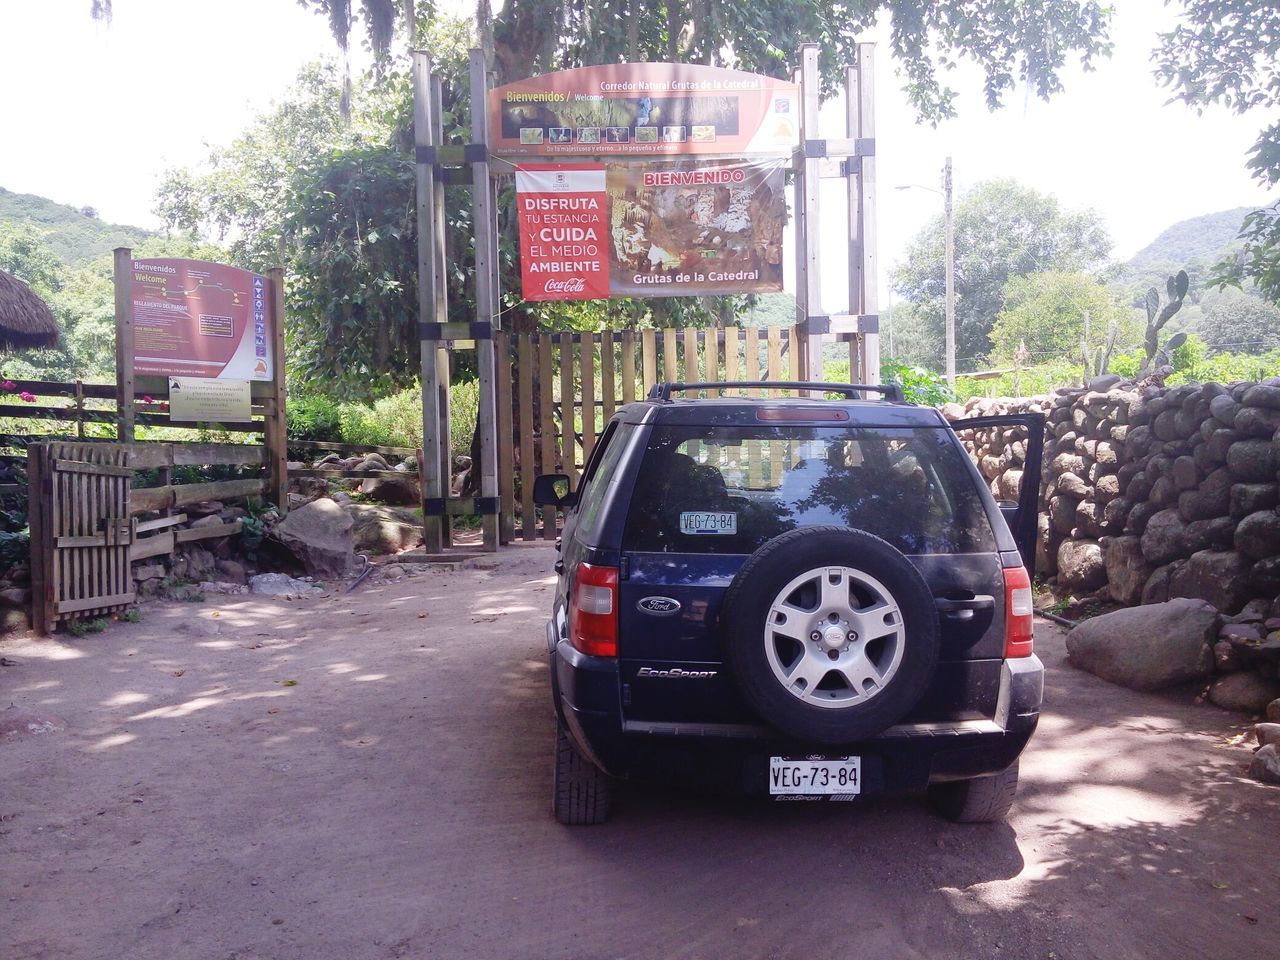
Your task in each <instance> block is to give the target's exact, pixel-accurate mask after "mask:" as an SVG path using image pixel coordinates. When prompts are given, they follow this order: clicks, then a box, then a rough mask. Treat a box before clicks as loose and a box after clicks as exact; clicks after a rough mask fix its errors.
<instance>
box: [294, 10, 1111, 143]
mask: <svg viewBox="0 0 1280 960" xmlns="http://www.w3.org/2000/svg"><path fill="white" fill-rule="evenodd" d="M299 2H300V3H301V4H302V5H303V6H305V7H310V8H313V9H315V10H316V11H317V12H319V13H321V14H323V15H324V16H326V17H327V18H328V19H329V24H330V29H331V32H332V33H333V35H334V39H335V40H336V41H337V43H338V45H339V47H340V48H341V49H343V50H345V49H346V48H347V46H348V44H349V36H350V32H351V29H352V24H353V22H354V21H355V20H356V19H358V20H359V21H360V22H361V23H362V24H363V25H364V27H365V30H366V33H367V37H368V42H369V45H370V47H371V48H372V49H373V50H374V51H375V53H378V54H381V55H384V56H386V55H388V54H389V53H390V51H391V47H392V41H393V39H394V37H395V36H396V24H397V23H400V24H402V25H405V26H407V25H408V24H411V23H412V22H413V19H414V9H415V8H414V4H413V2H412V0H408V2H399V3H397V0H362V2H361V3H360V5H359V7H358V8H356V7H354V6H353V4H352V2H351V0H299ZM490 9H491V5H490V4H489V3H488V2H487V0H482V2H481V3H480V4H479V6H478V8H477V25H478V33H479V37H480V41H481V44H482V46H483V47H484V48H485V49H486V51H488V52H491V54H492V59H493V65H494V67H495V69H496V71H497V74H498V77H499V80H500V82H507V81H510V80H516V79H519V78H521V77H526V76H530V75H533V74H536V73H544V72H548V71H552V70H561V69H565V68H567V67H576V66H582V65H584V64H593V63H619V62H636V61H646V60H649V61H652V60H668V61H675V62H685V63H704V64H711V65H715V66H725V67H737V68H739V69H743V70H749V71H752V72H756V73H764V74H769V75H771V76H776V77H790V76H791V75H792V74H793V72H794V71H795V69H796V68H797V67H798V65H799V64H798V60H797V58H798V52H799V49H800V46H801V44H803V43H806V42H814V43H818V44H820V45H821V47H822V49H823V51H824V52H825V53H826V54H827V55H825V56H824V57H823V59H822V62H821V69H822V76H823V84H824V87H825V88H826V89H827V90H828V91H833V90H834V89H836V87H837V86H839V84H840V82H841V81H842V79H843V71H844V69H845V68H846V67H848V66H849V65H851V64H852V63H853V62H854V57H855V51H856V45H857V42H858V40H859V39H860V38H861V37H862V36H864V35H865V34H866V33H867V32H868V31H869V30H870V29H872V28H873V27H874V26H875V25H876V24H877V22H878V21H879V20H880V19H881V18H885V19H887V20H888V22H889V24H890V28H891V31H890V48H889V49H890V53H891V55H892V56H893V57H894V59H895V60H897V61H898V63H899V64H900V65H901V68H902V74H903V78H904V80H905V88H906V91H907V94H908V96H909V97H910V99H911V102H912V104H913V105H914V106H915V108H916V110H917V111H918V113H919V114H920V116H921V117H922V118H924V119H927V120H930V121H934V122H936V121H937V120H940V119H942V118H944V117H948V116H952V115H954V113H955V98H956V91H955V90H953V89H952V88H951V87H950V86H948V85H947V84H946V83H945V78H946V76H947V74H949V73H951V72H952V71H953V70H954V69H955V68H956V67H957V66H958V65H959V64H961V63H965V62H968V63H970V64H973V65H975V66H977V67H978V68H979V70H980V71H981V73H982V77H983V96H984V99H985V100H986V103H987V106H988V107H989V108H991V109H993V110H994V109H995V108H997V107H998V106H1000V104H1001V101H1002V100H1003V98H1004V96H1005V95H1006V94H1007V93H1009V92H1010V91H1011V90H1012V89H1013V88H1014V86H1015V85H1017V84H1022V85H1023V86H1025V87H1026V88H1027V89H1029V90H1032V91H1034V92H1035V93H1036V94H1037V95H1038V96H1040V97H1043V98H1045V99H1047V98H1048V97H1050V96H1051V95H1052V94H1054V93H1056V92H1058V91H1059V90H1060V89H1061V87H1062V83H1061V80H1060V74H1061V71H1062V69H1063V68H1064V67H1065V66H1066V65H1067V64H1068V63H1069V62H1071V61H1073V60H1075V61H1078V62H1080V63H1082V64H1083V65H1084V66H1085V67H1086V68H1088V67H1090V66H1091V65H1092V64H1093V62H1094V61H1095V60H1096V59H1097V58H1099V57H1102V56H1106V55H1108V54H1109V53H1110V50H1111V45H1110V41H1109V39H1108V32H1107V31H1108V26H1109V22H1110V17H1111V9H1110V7H1109V6H1106V5H1103V4H1101V3H1097V2H1092V0H1032V2H1023V3H1011V2H1010V0H945V2H938V0H933V2H921V0H854V2H852V3H848V2H837V0H810V2H807V3H751V2H743V0H737V2H724V0H663V2H661V3H659V4H656V5H655V4H653V3H650V2H646V0H602V2H599V0H570V2H564V0H506V2H505V3H504V4H503V5H502V9H501V10H500V11H499V12H498V13H497V14H496V15H491V14H490ZM421 12H422V6H421V5H419V7H418V14H419V15H421ZM405 35H406V36H409V35H410V32H408V31H405Z"/></svg>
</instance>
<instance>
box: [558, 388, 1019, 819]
mask: <svg viewBox="0 0 1280 960" xmlns="http://www.w3.org/2000/svg"><path fill="white" fill-rule="evenodd" d="M759 387H768V388H772V389H776V388H778V387H792V388H794V389H795V391H796V393H797V394H798V395H797V396H795V397H793V398H787V399H765V398H753V397H744V396H737V395H734V396H724V395H720V396H712V397H708V398H705V399H698V398H696V395H697V394H698V393H710V394H722V393H723V391H725V390H726V389H729V390H736V389H739V388H759ZM873 392H874V393H878V394H881V395H883V397H884V399H874V400H872V399H863V397H864V396H865V395H866V394H868V393H873ZM681 393H693V394H694V395H695V398H694V399H673V396H675V395H677V394H681ZM806 394H807V395H806ZM831 395H836V396H839V397H840V398H841V399H835V400H833V399H827V397H829V396H831ZM1012 425H1018V426H1020V427H1025V428H1026V430H1027V434H1028V436H1027V446H1028V449H1027V456H1026V461H1027V467H1026V470H1025V472H1024V480H1023V489H1022V491H1021V495H1020V497H1019V500H1018V502H1017V503H1001V504H997V503H996V502H995V501H994V500H993V499H992V496H991V492H990V490H989V489H988V487H987V485H986V484H985V483H984V481H983V480H982V478H981V476H980V475H979V474H978V472H977V470H976V469H975V467H974V465H973V463H972V461H971V460H970V458H969V456H968V455H967V454H966V452H965V448H964V446H963V445H962V444H961V443H960V441H959V438H958V437H957V435H956V430H963V429H1007V428H1008V427H1010V426H1012ZM1042 443H1043V420H1042V419H1041V418H1039V417H1037V416H1018V417H992V418H983V419H975V420H968V421H961V422H960V423H958V424H956V425H951V424H948V423H947V421H946V420H944V419H943V418H942V416H941V415H940V414H939V413H938V412H937V411H936V410H933V409H930V408H925V407H917V406H913V405H911V404H908V403H904V402H902V396H901V392H900V391H899V389H898V388H897V387H896V386H887V387H886V386H860V385H851V384H838V385H833V384H778V383H735V384H678V383H677V384H663V385H660V386H659V387H656V388H655V389H654V391H653V393H652V394H651V396H650V398H649V399H648V400H646V401H643V402H639V403H632V404H628V405H626V406H624V407H622V408H621V409H620V410H619V411H618V412H617V413H616V415H614V417H613V418H612V419H611V420H610V421H609V423H608V424H607V425H605V428H604V430H603V432H602V433H601V436H600V439H599V442H598V443H597V444H596V446H595V448H594V450H593V451H592V454H591V457H590V460H589V462H588V463H587V464H586V466H585V468H584V470H583V473H582V478H581V481H580V483H579V484H578V487H577V489H576V490H573V491H572V492H571V491H570V484H569V478H568V477H565V476H560V475H556V476H543V477H539V478H538V481H537V484H536V486H535V495H534V498H535V500H537V502H539V503H540V504H543V505H544V506H556V507H561V508H565V509H568V510H569V513H568V517H567V520H566V522H565V527H564V533H563V537H562V538H561V541H560V543H559V547H558V548H559V550H560V559H559V560H558V561H557V563H556V571H557V572H558V573H559V582H558V585H557V589H556V597H555V604H554V609H553V611H552V617H551V621H550V623H549V624H548V626H547V649H548V653H549V654H550V658H551V689H552V696H553V699H554V701H555V712H556V730H557V738H556V758H555V779H554V800H553V811H554V813H555V816H556V817H557V819H559V820H560V821H561V822H562V823H567V824H585V823H599V822H601V821H603V820H604V819H605V818H606V817H607V815H608V811H609V803H610V794H611V787H612V781H613V779H614V778H630V777H644V778H664V779H668V778H676V779H677V780H678V781H680V782H694V781H700V782H703V783H707V784H710V785H712V786H715V787H727V788H730V789H733V790H742V791H746V792H748V793H759V794H763V795H767V796H771V797H772V798H774V799H777V800H788V801H801V800H850V799H854V798H856V797H858V796H862V795H866V794H870V793H875V792H880V791H886V790H894V791H898V790H911V789H924V788H927V789H928V792H929V795H930V797H931V799H932V800H933V801H934V803H935V805H936V806H937V808H938V809H939V811H940V812H941V813H942V814H943V815H945V816H948V817H950V818H952V819H955V820H963V821H988V820H997V819H1001V818H1003V817H1004V815H1005V814H1006V812H1007V811H1008V809H1009V806H1010V804H1011V803H1012V800H1013V795H1014V792H1015V791H1016V789H1017V782H1018V772H1017V771H1018V767H1017V761H1018V756H1019V754H1020V753H1021V752H1022V749H1023V747H1025V746H1026V743H1027V741H1028V739H1029V738H1030V736H1031V733H1032V731H1033V730H1034V729H1035V726H1036V721H1037V718H1038V716H1039V711H1040V702H1041V695H1042V690H1043V667H1042V665H1041V663H1040V661H1039V660H1038V659H1037V658H1036V657H1035V656H1034V655H1033V653H1032V600H1031V583H1030V580H1029V578H1028V576H1027V568H1028V567H1029V566H1030V565H1031V562H1032V560H1033V557H1034V547H1035V524H1036V509H1037V508H1036V501H1037V497H1038V493H1039V490H1038V478H1039V473H1040V470H1039V461H1040V455H1041V449H1042ZM1015 534H1016V535H1015Z"/></svg>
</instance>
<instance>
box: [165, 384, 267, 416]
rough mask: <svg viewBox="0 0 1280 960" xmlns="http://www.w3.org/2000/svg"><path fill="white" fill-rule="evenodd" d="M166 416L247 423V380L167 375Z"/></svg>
mask: <svg viewBox="0 0 1280 960" xmlns="http://www.w3.org/2000/svg"><path fill="white" fill-rule="evenodd" d="M169 419H170V420H180V421H186V422H190V421H193V420H198V421H201V422H203V423H248V422H249V420H250V416H249V381H248V380H214V379H212V378H208V377H170V378H169Z"/></svg>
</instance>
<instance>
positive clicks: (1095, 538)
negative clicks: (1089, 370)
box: [943, 377, 1280, 613]
mask: <svg viewBox="0 0 1280 960" xmlns="http://www.w3.org/2000/svg"><path fill="white" fill-rule="evenodd" d="M1027 411H1034V412H1040V413H1043V414H1044V415H1045V416H1046V418H1047V421H1048V423H1047V432H1046V441H1045V452H1044V469H1043V484H1042V490H1041V517H1040V538H1039V549H1038V552H1037V560H1036V570H1037V573H1039V574H1040V575H1041V576H1043V577H1046V578H1056V581H1057V583H1058V585H1059V586H1060V587H1062V588H1063V589H1064V590H1066V591H1069V592H1071V593H1074V594H1077V595H1080V594H1090V593H1094V594H1098V595H1100V596H1102V597H1103V598H1104V599H1109V600H1114V601H1115V602H1117V603H1122V604H1125V605H1135V604H1139V603H1159V602H1162V601H1165V600H1168V599H1170V598H1173V597H1192V598H1199V599H1202V600H1206V601H1208V602H1209V603H1211V604H1213V605H1214V606H1215V607H1216V608H1218V609H1219V610H1222V611H1224V612H1226V613H1236V612H1238V611H1240V610H1241V609H1242V608H1243V607H1244V605H1245V604H1246V603H1247V602H1248V601H1250V600H1252V599H1265V600H1267V601H1271V600H1273V599H1274V598H1275V597H1276V596H1277V595H1278V594H1280V512H1278V511H1277V506H1280V486H1278V485H1277V470H1278V469H1280V378H1274V377H1273V378H1269V379H1267V380H1264V381H1262V382H1261V383H1236V384H1231V385H1229V386H1227V385H1223V384H1219V383H1205V384H1186V385H1182V386H1177V387H1170V388H1165V387H1158V386H1148V387H1142V388H1139V387H1137V386H1136V385H1134V384H1132V383H1128V382H1116V378H1115V377H1108V378H1099V379H1097V380H1094V381H1092V382H1091V383H1090V384H1089V386H1087V387H1083V388H1074V389H1067V390H1060V391H1058V392H1057V393H1055V394H1053V395H1052V396H1045V397H1032V398H1027V399H1018V400H985V399H980V398H979V399H974V400H971V401H969V402H968V403H967V404H965V405H964V406H963V407H961V406H960V405H958V404H949V405H948V406H947V407H944V408H943V413H944V414H945V415H946V416H948V417H949V418H950V419H960V418H962V417H966V416H991V415H999V414H1005V413H1021V412H1027ZM974 433H975V434H977V435H976V436H974V437H972V439H971V441H970V443H971V450H972V452H973V453H974V456H975V458H976V459H977V461H978V465H979V470H980V471H981V472H982V475H983V476H984V477H985V478H986V479H987V481H988V482H989V483H990V484H991V489H992V492H993V493H994V494H995V495H996V497H997V498H998V499H1014V498H1016V495H1017V489H1018V486H1019V484H1020V482H1021V477H1022V470H1023V468H1024V465H1025V459H1024V458H1025V455H1026V450H1025V443H1024V442H1023V441H1022V436H1021V431H1018V430H985V431H974Z"/></svg>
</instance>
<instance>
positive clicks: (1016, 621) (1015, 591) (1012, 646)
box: [1004, 567, 1033, 659]
mask: <svg viewBox="0 0 1280 960" xmlns="http://www.w3.org/2000/svg"><path fill="white" fill-rule="evenodd" d="M1031 606H1032V604H1031V578H1030V577H1028V576H1027V569H1026V567H1005V568H1004V655H1005V658H1006V659H1013V658H1015V657H1029V656H1031V644H1032V640H1031V620H1032V617H1033V612H1032V609H1031Z"/></svg>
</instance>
